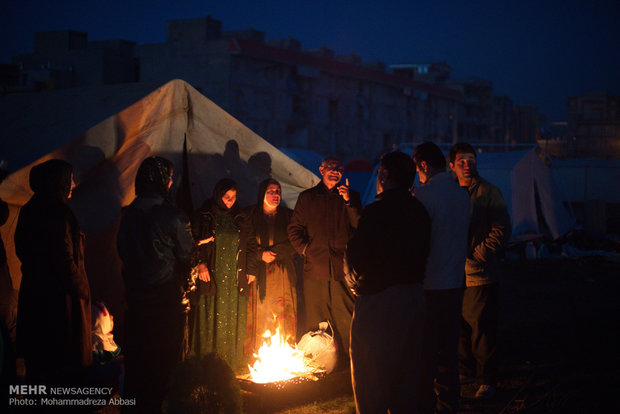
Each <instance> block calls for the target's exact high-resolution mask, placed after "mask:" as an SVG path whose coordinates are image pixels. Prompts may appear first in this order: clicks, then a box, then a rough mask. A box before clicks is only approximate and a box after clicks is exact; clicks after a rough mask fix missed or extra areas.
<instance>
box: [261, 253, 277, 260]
mask: <svg viewBox="0 0 620 414" xmlns="http://www.w3.org/2000/svg"><path fill="white" fill-rule="evenodd" d="M262 259H263V262H265V263H271V262H273V261H274V260H276V254H275V253H274V252H272V251H271V250H265V251H264V252H263V257H262Z"/></svg>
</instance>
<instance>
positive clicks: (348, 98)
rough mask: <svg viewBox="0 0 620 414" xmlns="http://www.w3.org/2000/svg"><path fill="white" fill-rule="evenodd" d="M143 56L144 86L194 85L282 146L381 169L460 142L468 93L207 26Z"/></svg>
mask: <svg viewBox="0 0 620 414" xmlns="http://www.w3.org/2000/svg"><path fill="white" fill-rule="evenodd" d="M137 56H138V57H139V60H140V80H141V81H156V80H157V81H162V82H163V81H166V80H169V79H172V78H181V79H184V80H186V81H188V82H189V83H190V84H192V85H193V86H194V87H196V88H198V89H199V90H200V91H201V92H202V93H203V94H204V95H206V96H207V97H209V98H210V99H211V100H213V101H214V102H215V103H217V104H218V105H220V106H221V107H223V108H224V109H225V110H227V111H228V112H230V113H231V114H232V115H234V116H235V117H237V118H238V119H239V120H240V121H242V122H243V123H244V124H246V125H247V126H248V127H249V128H251V129H252V130H254V131H255V132H256V133H258V134H259V135H261V136H263V137H264V138H266V139H267V140H269V141H270V142H271V143H272V144H274V145H276V146H281V147H285V146H288V147H302V148H307V149H311V150H314V151H316V152H318V153H321V154H329V153H331V154H336V155H339V156H341V157H347V158H348V157H351V158H355V157H364V158H368V159H374V158H376V157H377V156H379V155H380V154H381V153H382V152H384V151H387V150H390V149H391V148H393V147H395V146H396V145H398V144H399V143H401V142H407V141H416V140H417V141H422V140H431V139H432V140H437V141H439V142H442V141H443V142H446V141H447V142H453V141H456V139H457V138H458V137H457V112H458V104H459V102H460V101H461V94H460V93H459V92H458V91H455V90H453V89H450V88H446V87H443V86H441V85H437V84H431V83H428V82H420V81H418V80H415V79H406V78H404V77H401V76H397V75H395V74H390V73H386V72H385V66H384V65H383V64H382V63H381V62H370V63H364V62H362V59H361V58H360V57H359V56H357V55H355V54H351V55H347V56H335V54H334V52H333V51H332V50H330V49H328V48H327V47H325V46H323V47H322V48H319V49H314V50H302V48H301V43H300V42H299V41H297V40H295V39H278V40H271V41H265V35H264V33H263V32H260V31H257V30H243V31H231V32H223V31H222V30H221V22H219V21H218V20H215V19H213V18H211V17H206V18H201V19H188V20H178V21H170V22H169V23H168V36H167V40H166V42H165V43H160V44H150V45H140V46H138V47H137Z"/></svg>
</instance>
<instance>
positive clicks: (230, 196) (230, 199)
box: [222, 189, 237, 208]
mask: <svg viewBox="0 0 620 414" xmlns="http://www.w3.org/2000/svg"><path fill="white" fill-rule="evenodd" d="M235 201H237V190H232V189H231V190H228V191H226V194H224V196H223V197H222V202H223V203H224V205H225V206H226V208H231V207H232V206H233V204H235Z"/></svg>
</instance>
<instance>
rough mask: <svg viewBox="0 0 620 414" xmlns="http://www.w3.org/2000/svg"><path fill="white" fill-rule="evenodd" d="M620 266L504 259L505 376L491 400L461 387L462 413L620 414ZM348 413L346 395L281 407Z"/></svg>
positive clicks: (291, 412)
mask: <svg viewBox="0 0 620 414" xmlns="http://www.w3.org/2000/svg"><path fill="white" fill-rule="evenodd" d="M619 291H620V263H612V262H608V261H605V260H603V259H601V258H597V257H589V258H582V259H579V260H573V259H554V260H536V261H506V262H504V264H503V279H502V283H501V287H500V295H501V314H500V347H499V352H500V355H501V360H502V365H501V374H502V379H501V382H500V384H499V389H498V393H497V395H496V397H495V398H494V399H493V400H491V401H484V402H482V401H477V400H474V399H473V395H474V393H475V386H473V385H467V386H463V387H462V389H461V394H462V405H461V410H460V411H459V412H460V413H468V414H469V413H476V414H490V413H495V414H509V413H618V412H620V395H618V394H619V393H620V374H619V368H620V364H619V362H620V352H619V350H620V346H619V345H620V343H619V342H620V341H619V339H618V337H619V336H620V335H618V330H619V329H620V298H618V292H619ZM279 412H281V413H287V414H302V413H303V414H309V413H323V412H330V413H343V414H344V413H351V412H354V405H353V400H352V396H351V395H342V396H340V397H338V398H332V399H329V400H326V401H323V402H314V403H312V404H306V405H302V406H299V407H295V408H289V409H286V410H281V411H279Z"/></svg>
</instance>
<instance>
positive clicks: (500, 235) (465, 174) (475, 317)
mask: <svg viewBox="0 0 620 414" xmlns="http://www.w3.org/2000/svg"><path fill="white" fill-rule="evenodd" d="M450 168H451V169H452V171H454V173H455V174H456V177H457V179H458V182H459V185H460V186H461V187H465V188H466V189H467V191H468V193H469V196H470V199H471V222H470V225H469V247H468V253H467V258H466V259H465V292H464V294H463V321H462V324H461V335H460V342H459V373H460V376H461V381H462V382H463V383H465V382H473V381H474V380H477V381H478V383H479V388H478V391H477V392H476V398H491V397H493V396H494V395H495V392H496V389H495V387H496V385H497V375H498V361H497V330H498V313H499V291H498V284H497V279H498V269H497V268H498V265H499V253H500V251H501V249H502V248H503V247H504V245H505V243H506V241H508V239H509V238H510V232H511V226H510V216H509V215H508V209H507V208H506V202H505V201H504V197H502V193H501V191H500V190H499V189H498V188H497V187H495V186H494V185H493V184H491V183H489V182H488V181H486V180H485V179H484V178H482V177H480V176H479V175H478V170H477V169H476V151H475V150H474V148H473V147H472V146H471V145H469V144H467V143H458V144H455V145H454V146H453V147H452V148H451V149H450Z"/></svg>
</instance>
